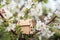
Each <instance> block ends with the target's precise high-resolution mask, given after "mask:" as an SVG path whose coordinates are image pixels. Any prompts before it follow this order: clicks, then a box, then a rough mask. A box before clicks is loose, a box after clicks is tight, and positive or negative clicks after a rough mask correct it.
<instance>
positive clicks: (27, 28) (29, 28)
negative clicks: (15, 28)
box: [18, 19, 35, 34]
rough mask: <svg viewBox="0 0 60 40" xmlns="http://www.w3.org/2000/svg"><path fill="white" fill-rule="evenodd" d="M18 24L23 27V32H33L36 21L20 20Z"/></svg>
mask: <svg viewBox="0 0 60 40" xmlns="http://www.w3.org/2000/svg"><path fill="white" fill-rule="evenodd" d="M18 24H19V25H20V27H21V31H22V33H23V34H33V33H34V31H33V28H34V25H35V24H34V21H33V20H32V19H27V20H20V21H19V22H18Z"/></svg>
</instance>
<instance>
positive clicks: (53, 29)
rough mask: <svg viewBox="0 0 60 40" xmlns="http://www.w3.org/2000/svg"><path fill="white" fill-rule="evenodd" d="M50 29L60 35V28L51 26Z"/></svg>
mask: <svg viewBox="0 0 60 40" xmlns="http://www.w3.org/2000/svg"><path fill="white" fill-rule="evenodd" d="M50 30H51V31H53V32H55V35H57V36H59V37H60V30H59V29H56V28H53V27H51V28H50Z"/></svg>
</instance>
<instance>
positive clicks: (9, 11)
mask: <svg viewBox="0 0 60 40" xmlns="http://www.w3.org/2000/svg"><path fill="white" fill-rule="evenodd" d="M10 1H11V2H10V3H9V4H7V5H6V3H5V2H6V0H3V2H1V4H2V5H3V4H5V6H4V7H2V8H1V9H0V10H2V9H4V10H5V14H3V15H4V17H5V18H6V19H8V20H9V18H10V17H12V16H13V14H14V13H15V12H17V13H18V16H17V17H16V20H20V17H21V16H22V17H24V15H25V13H24V11H25V10H26V8H27V9H30V10H29V13H28V15H30V16H31V17H33V16H34V17H35V18H36V19H35V20H36V28H35V29H36V30H40V32H38V33H37V34H40V35H39V38H40V37H42V36H44V37H46V38H49V37H51V36H53V34H54V32H51V31H50V30H49V27H50V26H48V25H46V23H48V22H49V21H50V19H51V16H53V11H52V12H48V13H47V16H46V17H45V18H44V20H45V22H42V21H41V20H40V19H39V16H42V15H43V7H42V6H43V4H44V2H38V1H37V2H35V3H34V2H33V1H32V0H20V1H19V0H10ZM23 5H24V7H23V8H22V10H20V8H21V7H22V6H23ZM44 5H45V6H46V7H47V6H48V5H54V4H50V3H47V4H44ZM51 7H52V8H51V9H53V10H55V9H54V7H55V5H54V6H51ZM48 8H50V6H48ZM59 11H60V10H59ZM56 12H58V11H56ZM56 14H57V13H56ZM57 15H59V16H60V12H58V14H57ZM13 19H14V18H13ZM0 23H1V22H0ZM14 28H15V24H11V23H9V26H8V27H7V29H6V30H8V31H10V30H11V29H12V30H14Z"/></svg>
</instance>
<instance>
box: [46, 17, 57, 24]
mask: <svg viewBox="0 0 60 40" xmlns="http://www.w3.org/2000/svg"><path fill="white" fill-rule="evenodd" d="M56 17H57V16H55V17H53V18H52V20H50V21H49V22H48V23H46V25H48V24H50V23H51V22H53V21H54V19H55V18H56Z"/></svg>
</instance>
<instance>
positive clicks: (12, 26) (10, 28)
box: [6, 23, 16, 32]
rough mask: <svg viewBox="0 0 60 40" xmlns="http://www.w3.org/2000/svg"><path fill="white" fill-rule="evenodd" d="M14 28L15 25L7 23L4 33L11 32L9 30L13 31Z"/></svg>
mask: <svg viewBox="0 0 60 40" xmlns="http://www.w3.org/2000/svg"><path fill="white" fill-rule="evenodd" d="M15 27H16V25H15V24H11V23H9V26H8V27H7V28H6V31H8V32H9V31H11V30H13V31H15Z"/></svg>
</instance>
